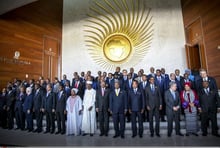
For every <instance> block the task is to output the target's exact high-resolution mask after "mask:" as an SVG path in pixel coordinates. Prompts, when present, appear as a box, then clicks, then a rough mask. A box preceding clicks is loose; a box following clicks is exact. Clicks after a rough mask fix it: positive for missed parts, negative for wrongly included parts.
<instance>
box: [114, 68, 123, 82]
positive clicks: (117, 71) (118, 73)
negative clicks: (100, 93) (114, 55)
mask: <svg viewBox="0 0 220 148" xmlns="http://www.w3.org/2000/svg"><path fill="white" fill-rule="evenodd" d="M115 75H116V76H117V77H115V79H118V80H119V79H121V78H122V76H123V75H122V73H121V68H120V67H116V68H115V73H114V76H115Z"/></svg>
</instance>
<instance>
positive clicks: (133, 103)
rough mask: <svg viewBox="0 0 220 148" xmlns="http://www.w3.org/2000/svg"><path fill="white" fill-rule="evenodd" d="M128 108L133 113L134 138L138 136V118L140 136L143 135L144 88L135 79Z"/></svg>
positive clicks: (129, 94) (130, 91)
mask: <svg viewBox="0 0 220 148" xmlns="http://www.w3.org/2000/svg"><path fill="white" fill-rule="evenodd" d="M128 108H129V112H130V114H131V121H132V122H131V126H132V138H134V137H136V136H137V120H136V118H138V128H139V136H140V138H142V136H143V131H144V128H143V116H142V114H143V113H144V108H145V100H144V93H143V90H142V89H140V88H138V81H136V80H133V82H132V89H131V90H129V92H128Z"/></svg>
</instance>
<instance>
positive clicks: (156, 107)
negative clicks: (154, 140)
mask: <svg viewBox="0 0 220 148" xmlns="http://www.w3.org/2000/svg"><path fill="white" fill-rule="evenodd" d="M154 81H155V80H154V77H151V78H150V80H149V82H150V85H149V86H148V87H147V88H146V91H145V94H146V104H147V110H148V111H149V119H150V122H149V125H150V132H151V135H150V136H151V137H153V136H154V127H153V116H155V121H156V125H155V130H156V136H157V137H160V110H162V97H161V93H160V87H159V86H155V83H154Z"/></svg>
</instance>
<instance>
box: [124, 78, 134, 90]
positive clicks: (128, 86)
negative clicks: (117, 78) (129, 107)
mask: <svg viewBox="0 0 220 148" xmlns="http://www.w3.org/2000/svg"><path fill="white" fill-rule="evenodd" d="M132 81H133V80H132V79H131V86H130V85H129V79H127V81H125V84H124V88H123V89H124V90H125V91H127V92H128V91H130V90H131V89H132Z"/></svg>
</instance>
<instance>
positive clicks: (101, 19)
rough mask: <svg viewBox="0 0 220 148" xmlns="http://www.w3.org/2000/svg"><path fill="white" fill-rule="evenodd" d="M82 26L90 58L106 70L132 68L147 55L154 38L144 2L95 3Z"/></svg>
mask: <svg viewBox="0 0 220 148" xmlns="http://www.w3.org/2000/svg"><path fill="white" fill-rule="evenodd" d="M88 16H89V18H88V19H87V20H86V25H84V26H85V30H84V31H85V33H86V34H85V42H86V46H87V47H88V50H89V54H90V55H91V57H92V59H93V60H94V61H95V62H96V63H97V64H99V65H100V66H102V67H103V68H105V69H108V70H113V69H114V68H115V67H116V66H122V67H125V66H134V65H135V64H137V63H138V62H140V60H142V59H143V58H144V56H145V55H146V53H147V51H148V49H149V47H150V44H151V40H152V36H153V28H152V26H153V23H152V16H150V8H147V7H146V6H145V3H144V0H102V1H101V0H99V1H94V3H93V4H92V5H91V7H90V11H89V13H88Z"/></svg>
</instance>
